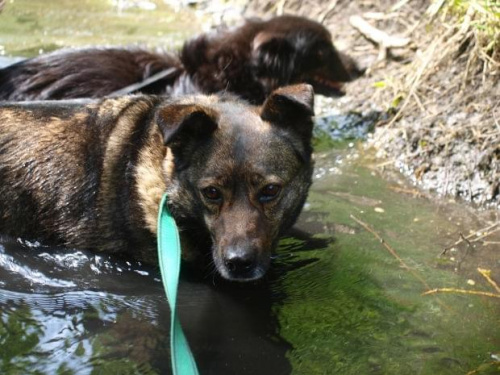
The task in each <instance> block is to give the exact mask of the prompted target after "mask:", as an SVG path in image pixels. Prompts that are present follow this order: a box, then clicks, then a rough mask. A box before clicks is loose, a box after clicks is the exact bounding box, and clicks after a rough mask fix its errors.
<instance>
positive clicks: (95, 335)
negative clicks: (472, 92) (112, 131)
mask: <svg viewBox="0 0 500 375" xmlns="http://www.w3.org/2000/svg"><path fill="white" fill-rule="evenodd" d="M122 3H127V2H122ZM156 4H157V7H158V8H157V11H154V12H152V11H148V10H147V9H137V8H132V9H126V8H123V9H122V8H117V6H115V5H113V4H111V3H105V2H100V1H99V2H98V1H85V2H69V1H65V0H59V1H54V2H45V1H41V0H38V1H37V0H31V1H27V0H24V1H19V0H16V1H14V2H13V3H11V2H8V4H7V8H6V9H5V10H4V12H3V13H2V15H0V17H1V18H0V44H1V45H2V46H3V48H0V49H1V50H3V51H4V53H5V55H15V56H30V55H33V54H36V53H38V51H39V50H40V49H43V50H48V49H53V48H58V47H60V46H62V45H82V44H90V43H96V44H103V41H105V43H107V44H119V43H132V42H135V41H140V42H142V41H146V40H147V41H149V42H150V43H151V44H152V45H161V44H162V43H164V44H165V43H172V44H173V45H178V44H179V38H181V37H182V38H183V37H184V36H183V35H184V34H182V35H180V34H175V33H174V34H172V33H170V31H169V26H168V25H172V24H171V23H168V22H166V21H165V20H172V19H174V20H175V22H177V21H178V22H179V23H180V24H182V22H184V23H186V18H183V17H188V18H189V15H173V13H172V12H171V11H169V10H168V9H167V8H166V7H165V6H164V5H163V4H162V3H160V2H157V3H156ZM70 5H71V7H70ZM44 7H46V9H45V8H44ZM42 8H44V9H45V10H46V12H43V13H42V12H41V10H42ZM82 8H84V10H85V12H88V13H84V15H85V16H81V13H79V12H81V11H82ZM146 8H147V7H146ZM77 14H78V15H79V16H78V18H81V19H82V20H83V19H86V20H87V21H85V22H86V23H85V22H84V23H83V24H82V23H80V22H78V23H76V21H74V19H75V17H77V16H76V15H77ZM69 15H73V18H69ZM97 15H99V16H97ZM153 15H154V19H155V20H158V22H151V21H149V22H146V20H151V19H153ZM65 18H68V20H71V19H73V21H69V22H65V20H64V19H65ZM108 19H109V20H110V21H109V22H107V21H106V22H104V21H105V20H108ZM118 20H121V21H120V22H118ZM82 22H83V21H82ZM122 22H123V23H122ZM172 22H174V21H172ZM72 23H74V25H73V24H72ZM186 24H188V25H189V27H187V28H186V27H179V26H178V25H177V27H176V28H175V29H176V30H180V29H182V32H184V33H187V34H188V33H190V30H192V29H194V28H196V25H194V24H196V23H195V22H192V21H191V22H187V23H186ZM40 25H42V26H43V27H42V26H40ZM94 26H95V27H94ZM191 28H192V29H191ZM58 30H59V31H58ZM61 30H62V31H61ZM88 30H92V31H88ZM96 30H100V31H99V32H97V31H96ZM123 30H129V31H130V33H127V32H123ZM162 30H163V31H162ZM101 32H102V33H101ZM160 32H162V33H164V34H167V33H169V34H168V35H169V36H168V37H167V36H165V35H159V34H158V33H160ZM194 32H195V30H193V31H192V33H194ZM44 33H45V34H44ZM57 35H59V36H57ZM122 38H124V39H122ZM170 38H171V39H170ZM169 40H170V42H169ZM332 116H340V117H332ZM349 116H352V115H349V114H347V115H346V114H342V113H338V112H336V111H332V112H331V113H328V111H327V112H325V113H321V114H320V117H324V118H327V121H326V120H324V121H326V122H324V123H323V125H324V126H325V127H322V126H321V124H319V126H318V127H317V129H318V132H319V133H318V135H319V136H318V137H317V139H316V146H317V150H318V152H317V153H316V160H317V163H316V171H315V177H314V184H313V188H312V190H311V194H310V197H309V199H308V202H307V204H306V207H305V210H304V212H303V214H302V215H301V217H300V219H299V222H298V224H297V226H296V228H295V229H294V230H293V232H292V233H291V234H290V235H289V236H288V237H286V238H284V239H283V240H282V241H281V244H280V247H279V249H278V254H277V256H276V259H274V264H273V267H272V270H271V272H270V273H269V275H268V276H267V277H266V278H265V280H263V281H262V282H260V283H253V284H246V285H240V284H231V283H226V282H223V281H221V280H219V279H217V278H214V277H213V276H212V275H197V274H193V273H190V272H189V270H185V272H184V274H183V277H182V284H181V290H180V295H179V298H180V301H179V312H180V316H181V321H182V323H183V326H184V328H185V331H186V334H187V337H188V340H189V342H190V344H191V346H192V348H193V351H194V353H195V356H196V359H197V361H198V364H199V367H200V370H201V374H204V375H205V374H214V375H215V374H217V375H225V374H227V375H233V374H259V375H260V374H262V375H267V374H269V375H280V374H294V375H302V374H304V375H310V374H343V375H344V374H357V375H359V374H424V375H425V374H429V375H430V374H468V373H469V374H498V373H500V369H499V363H498V361H499V359H500V329H499V327H500V324H499V323H500V321H499V320H500V298H495V297H486V296H477V295H471V294H458V293H439V294H432V295H422V293H423V292H425V291H426V290H428V289H429V288H430V289H433V288H444V287H446V288H456V289H466V290H476V291H483V292H488V293H492V294H498V292H496V291H495V289H494V288H493V286H492V285H491V284H490V283H488V282H487V280H486V279H485V278H484V277H483V276H481V274H480V273H479V272H478V271H477V268H478V267H480V268H483V269H488V270H491V277H492V278H493V279H494V280H496V281H497V283H500V257H499V256H498V254H499V251H500V236H499V232H496V233H494V234H492V235H489V236H487V237H485V238H484V241H486V242H484V241H483V240H478V241H475V242H471V246H469V245H468V244H467V243H466V242H462V243H460V244H458V245H456V246H453V247H451V248H450V249H448V250H447V251H446V252H445V253H444V254H442V253H443V249H444V248H446V247H448V246H449V245H451V244H453V243H454V242H456V241H457V240H459V239H460V233H462V234H463V235H464V236H467V235H469V234H470V232H471V231H473V232H478V235H474V236H472V237H471V238H470V241H474V240H475V239H477V238H479V237H478V236H481V235H482V234H484V231H481V229H482V228H483V229H484V228H487V227H488V226H491V224H493V223H495V222H498V221H499V217H498V216H499V214H498V211H481V212H478V211H474V210H472V209H470V208H468V207H467V206H463V205H461V204H460V203H456V202H449V201H443V200H439V199H434V198H428V197H425V196H423V195H422V194H421V193H419V192H417V191H415V190H414V188H413V187H412V186H407V185H405V184H404V183H403V182H401V181H400V180H399V176H397V175H388V174H387V173H385V172H383V168H382V167H381V166H380V165H377V163H378V162H377V161H373V160H371V158H370V153H369V152H368V153H365V152H363V151H361V150H360V149H358V147H359V146H358V144H357V143H356V142H355V141H353V140H352V139H351V138H356V137H360V136H361V137H363V136H365V135H366V130H367V129H369V126H370V118H368V119H367V118H366V117H359V115H358V114H356V115H355V117H356V118H355V119H354V121H353V122H349V121H348V122H347V123H346V124H345V125H341V126H340V128H342V129H340V130H345V129H353V132H351V133H350V134H349V135H348V136H345V137H343V136H340V137H339V138H340V139H344V138H349V139H350V140H349V141H348V142H351V143H348V142H345V141H335V142H331V141H330V139H331V137H330V136H332V135H335V134H337V131H338V130H339V126H333V125H332V121H331V120H335V121H336V122H337V125H338V119H339V118H340V121H341V124H343V122H342V121H344V120H345V119H346V118H349ZM320 121H321V120H320ZM325 124H326V125H325ZM333 133H335V134H333ZM343 134H345V133H343ZM325 135H327V136H328V137H325ZM334 146H335V147H336V148H335V149H332V147H334ZM339 146H340V147H339ZM353 217H354V218H353ZM356 219H357V220H358V221H356ZM360 222H361V223H366V224H367V225H368V226H369V228H370V229H372V230H373V232H374V233H376V234H377V235H379V236H380V237H381V238H383V240H384V241H383V242H381V241H380V240H379V239H378V238H376V237H375V234H374V233H370V232H369V231H367V230H366V229H365V228H364V227H363V225H361V224H360ZM494 229H495V228H494V227H493V230H494ZM385 244H386V245H388V246H389V248H390V249H392V250H393V251H395V253H393V254H391V253H390V252H389V250H388V249H387V248H386V247H385V246H384V245H385ZM397 256H399V257H400V259H401V260H402V262H403V263H404V265H403V264H402V263H401V261H400V260H398V259H397ZM168 330H169V310H168V306H167V303H166V300H165V296H164V292H163V289H162V286H161V283H160V281H159V274H158V270H157V269H156V268H154V267H147V266H144V265H141V264H138V263H130V262H127V261H126V260H123V259H117V258H113V257H110V256H102V255H100V256H97V255H95V254H91V253H85V252H81V251H78V250H67V249H53V248H46V247H43V246H42V245H40V244H36V243H34V244H33V243H27V242H25V241H22V240H18V239H8V238H2V239H1V240H0V373H1V374H8V375H11V374H12V375H13V374H47V375H49V374H50V375H52V374H78V375H79V374H93V375H94V374H141V375H142V374H169V373H170V367H169V337H168Z"/></svg>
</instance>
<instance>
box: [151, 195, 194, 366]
mask: <svg viewBox="0 0 500 375" xmlns="http://www.w3.org/2000/svg"><path fill="white" fill-rule="evenodd" d="M158 258H159V262H160V272H161V279H162V282H163V287H164V288H165V293H166V295H167V300H168V303H169V305H170V352H171V360H172V370H173V372H174V375H198V374H199V373H198V368H197V367H196V362H195V360H194V357H193V353H192V352H191V349H190V348H189V344H188V342H187V340H186V337H185V336H184V332H183V331H182V327H181V323H180V321H179V318H178V316H177V309H176V303H177V289H178V286H179V274H180V268H181V243H180V241H179V230H178V229H177V225H176V224H175V220H174V218H173V217H172V215H171V214H170V212H169V210H168V207H167V194H164V195H163V198H162V199H161V203H160V212H159V214H158Z"/></svg>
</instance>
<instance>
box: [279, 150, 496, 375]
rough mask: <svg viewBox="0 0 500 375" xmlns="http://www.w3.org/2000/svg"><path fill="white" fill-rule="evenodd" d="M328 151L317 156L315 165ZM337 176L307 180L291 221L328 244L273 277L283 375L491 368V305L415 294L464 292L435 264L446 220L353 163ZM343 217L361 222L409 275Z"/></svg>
mask: <svg viewBox="0 0 500 375" xmlns="http://www.w3.org/2000/svg"><path fill="white" fill-rule="evenodd" d="M336 155H337V154H335V153H333V154H330V155H327V157H323V158H319V159H320V161H319V165H318V166H319V167H321V166H322V164H325V163H328V162H326V161H325V160H334V159H335V157H336ZM328 167H329V166H328V165H327V166H326V168H328ZM340 170H341V173H338V174H336V175H331V176H328V175H326V176H323V177H321V178H319V179H318V180H317V181H316V182H315V184H314V185H313V188H312V191H311V193H310V196H309V199H308V203H309V206H308V208H307V211H306V212H305V214H304V215H303V217H302V218H301V223H299V227H300V226H301V225H303V226H305V227H307V226H311V225H312V222H314V221H318V222H317V223H316V225H315V227H316V228H318V227H322V228H324V230H323V231H322V232H321V231H320V232H318V233H317V234H316V236H318V237H321V238H330V243H329V245H328V246H327V247H326V248H325V249H318V250H315V251H304V252H302V253H301V252H300V251H298V252H296V253H295V255H296V257H297V259H299V260H301V261H307V260H308V259H314V260H315V262H312V263H311V264H308V265H307V266H305V267H302V268H299V269H297V270H293V271H290V272H289V273H288V274H287V275H286V276H285V277H284V279H283V280H282V281H281V287H282V288H283V289H284V293H285V295H287V298H286V299H285V301H284V302H283V303H282V304H280V306H278V307H276V309H275V312H276V314H277V316H278V318H279V322H280V326H281V331H280V333H281V335H282V336H283V337H284V338H285V339H286V340H288V341H289V342H290V343H291V344H292V346H293V348H294V349H293V350H292V351H291V352H290V353H289V359H290V361H291V363H292V367H293V372H292V373H293V374H459V373H463V374H465V373H467V372H468V371H472V370H475V369H477V368H480V367H481V366H483V367H484V366H486V367H485V369H486V370H487V371H490V370H491V369H493V370H494V369H495V368H498V363H495V362H494V361H493V362H492V359H491V357H490V356H491V354H492V353H495V351H496V352H498V350H499V348H500V332H499V330H498V327H499V326H500V325H499V323H500V321H499V318H498V316H499V314H498V311H499V307H500V304H499V303H498V301H496V300H494V299H491V298H485V297H484V298H483V297H477V296H470V295H466V296H464V295H453V294H449V295H429V296H423V295H422V293H423V292H425V291H426V290H427V288H428V287H427V286H426V284H425V283H427V285H428V286H430V287H431V288H438V287H461V288H464V287H467V285H466V279H465V278H464V276H463V275H459V274H457V273H454V272H450V271H449V270H447V269H440V267H439V261H438V259H439V258H438V257H437V255H438V254H439V252H440V250H441V249H440V247H439V246H438V244H439V243H442V242H443V233H448V232H449V231H451V230H452V229H453V225H452V224H451V223H450V221H449V220H448V217H446V216H445V215H444V212H441V210H440V209H439V208H438V209H437V208H436V204H435V203H434V202H431V201H429V200H426V199H414V198H412V199H409V198H408V196H405V195H402V194H400V193H396V192H394V191H393V190H391V189H390V188H389V183H388V182H386V181H385V180H384V179H382V178H380V177H379V176H377V175H376V174H375V173H374V172H373V171H372V170H370V169H368V168H366V167H364V166H362V165H360V164H359V163H347V165H344V166H343V167H342V168H340ZM352 215H354V216H355V217H356V218H359V219H360V220H362V221H363V222H364V223H367V224H369V226H370V227H371V228H372V229H374V230H375V231H376V232H377V233H378V234H379V235H380V236H381V237H382V238H383V239H384V241H386V242H387V243H388V244H389V245H390V246H391V247H392V248H393V249H394V250H395V251H397V254H398V255H399V256H400V257H401V258H402V259H403V261H404V262H405V264H406V265H407V266H408V267H410V268H411V270H412V272H414V273H415V274H416V275H417V276H418V277H415V275H414V274H413V273H412V272H410V270H409V269H406V268H405V267H403V266H402V264H401V263H400V261H399V260H398V259H396V258H395V257H394V256H393V255H391V254H390V253H389V251H387V249H386V248H385V247H384V246H383V244H382V243H381V242H380V241H379V240H378V239H377V238H375V236H374V235H373V234H371V233H369V232H368V231H366V230H365V229H364V228H363V227H362V226H361V225H359V224H358V223H357V222H356V221H354V220H353V218H352ZM336 228H341V229H342V230H336ZM291 243H292V244H293V239H288V240H287V243H285V244H286V246H285V247H282V248H281V249H282V250H281V251H282V252H283V251H285V248H288V247H290V245H291ZM496 271H498V269H497V270H496ZM422 280H424V281H422ZM478 288H479V289H482V290H488V285H487V284H486V283H483V284H482V285H477V286H476V289H478ZM490 291H491V290H490ZM486 370H485V371H486ZM493 370H491V371H493Z"/></svg>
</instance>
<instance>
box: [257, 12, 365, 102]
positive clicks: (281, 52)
mask: <svg viewBox="0 0 500 375" xmlns="http://www.w3.org/2000/svg"><path fill="white" fill-rule="evenodd" d="M252 63H253V66H254V69H255V71H256V75H257V77H258V79H259V80H260V81H261V82H262V83H263V84H264V86H266V87H268V89H269V90H271V89H273V88H275V87H279V86H281V85H284V84H290V83H299V82H306V83H309V84H311V85H312V86H313V88H314V90H315V92H316V93H318V94H322V95H326V96H340V95H344V92H343V91H342V87H343V83H344V82H348V81H351V80H353V79H355V78H357V77H359V76H360V75H361V74H362V70H361V69H360V68H358V66H357V65H356V63H355V62H354V60H353V59H352V58H350V57H349V56H347V55H345V54H343V53H341V52H339V51H337V50H336V48H335V47H334V45H333V43H332V37H331V35H330V33H329V31H328V30H327V29H326V28H325V27H324V26H323V25H321V24H319V23H317V22H314V21H311V20H308V19H306V18H303V17H294V16H281V17H276V18H273V19H271V20H269V21H267V22H265V23H264V26H263V28H262V31H260V32H259V33H257V34H256V36H255V38H254V39H253V42H252Z"/></svg>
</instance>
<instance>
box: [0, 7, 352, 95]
mask: <svg viewBox="0 0 500 375" xmlns="http://www.w3.org/2000/svg"><path fill="white" fill-rule="evenodd" d="M165 70H167V71H169V74H167V76H166V77H163V78H161V79H154V80H153V82H151V83H150V84H147V85H143V87H141V88H140V89H139V90H138V91H140V92H143V93H147V94H173V95H176V94H193V93H216V92H222V91H229V92H232V93H234V94H237V95H238V96H240V97H242V98H244V99H247V100H248V101H250V102H252V103H255V104H260V103H262V102H263V101H264V100H265V98H266V97H267V96H268V95H269V94H270V93H271V92H272V91H273V90H274V89H276V88H278V87H281V86H284V85H287V84H291V83H304V82H305V83H309V84H311V85H312V86H313V88H314V90H315V92H316V93H319V94H323V95H327V96H338V95H342V94H343V92H342V90H341V88H342V82H348V81H350V80H353V79H354V78H356V77H358V76H359V75H360V74H361V70H360V69H359V68H358V67H357V66H356V64H355V63H354V61H353V60H352V59H351V58H349V57H348V56H347V55H344V54H342V53H340V52H338V51H337V50H336V49H335V47H334V46H333V44H332V40H331V35H330V33H329V32H328V30H327V29H326V28H325V27H324V26H322V25H321V24H319V23H317V22H314V21H311V20H308V19H306V18H302V17H293V16H282V17H276V18H273V19H271V20H269V21H262V20H257V19H252V20H247V21H246V22H245V23H244V24H243V25H242V26H240V27H237V28H232V29H228V28H221V29H219V30H217V31H215V32H213V33H209V34H202V35H201V36H199V37H197V38H194V39H192V40H190V41H188V42H186V43H185V45H184V47H183V48H182V50H181V51H180V53H179V54H178V55H176V54H168V53H163V54H159V53H155V52H149V51H145V50H140V49H120V48H107V49H104V48H90V49H77V50H70V51H62V52H56V53H52V54H48V55H43V56H39V57H36V58H33V59H30V60H26V61H22V62H20V63H17V64H14V65H11V66H9V67H7V68H4V69H2V70H0V100H2V99H3V100H18V101H21V100H37V99H65V98H80V97H102V96H105V95H109V94H112V93H114V92H115V91H117V90H119V89H122V88H125V87H127V86H129V85H132V84H135V83H138V82H141V81H143V80H145V79H147V78H150V77H151V76H153V75H155V74H156V73H158V72H162V71H165ZM131 91H133V90H131Z"/></svg>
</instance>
